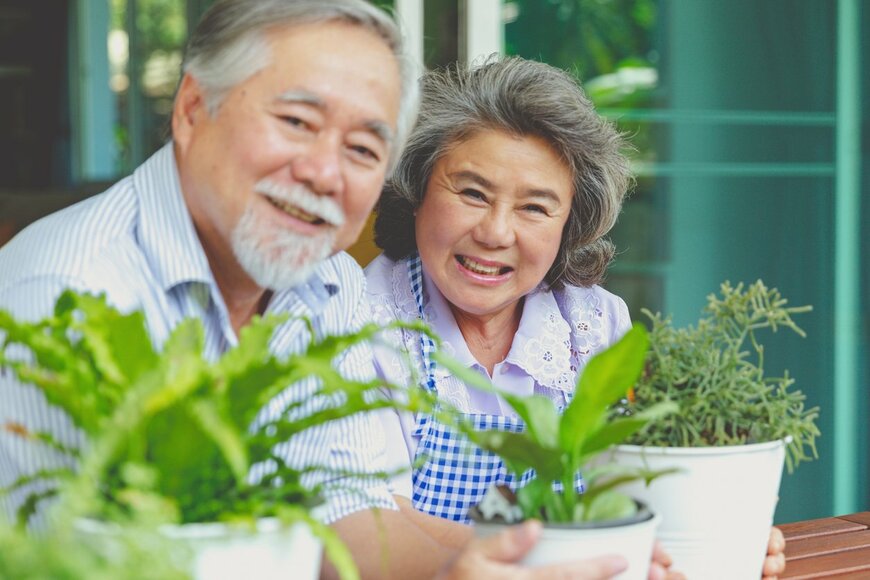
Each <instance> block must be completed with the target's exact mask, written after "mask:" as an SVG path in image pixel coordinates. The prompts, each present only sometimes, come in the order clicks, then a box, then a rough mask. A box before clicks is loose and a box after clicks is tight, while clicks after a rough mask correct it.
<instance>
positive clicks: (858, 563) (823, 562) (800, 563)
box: [780, 548, 870, 580]
mask: <svg viewBox="0 0 870 580" xmlns="http://www.w3.org/2000/svg"><path fill="white" fill-rule="evenodd" d="M847 573H850V574H854V576H853V577H854V578H870V548H860V549H857V550H849V551H847V552H839V553H836V554H827V555H825V556H815V557H812V558H803V559H800V560H790V561H789V562H788V563H787V564H786V566H785V573H784V574H782V575H781V576H780V578H789V579H791V580H805V579H808V578H830V577H831V576H833V575H836V574H847Z"/></svg>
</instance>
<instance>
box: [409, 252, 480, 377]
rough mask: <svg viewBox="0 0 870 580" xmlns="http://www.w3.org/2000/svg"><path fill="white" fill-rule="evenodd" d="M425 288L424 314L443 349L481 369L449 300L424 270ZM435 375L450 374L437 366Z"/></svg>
mask: <svg viewBox="0 0 870 580" xmlns="http://www.w3.org/2000/svg"><path fill="white" fill-rule="evenodd" d="M423 288H424V289H425V294H424V295H423V296H424V302H423V314H425V316H426V323H427V324H428V325H429V326H430V327H431V328H432V330H433V331H434V332H435V334H437V335H438V336H439V337H440V338H441V341H442V342H443V345H442V348H444V349H445V351H446V352H447V354H449V355H451V356H452V357H453V358H455V359H456V360H457V361H458V362H459V363H461V364H462V365H464V366H466V367H474V366H478V367H480V366H481V365H480V363H479V362H477V359H475V358H474V355H473V354H471V351H470V350H469V349H468V344H467V343H466V342H465V337H463V336H462V331H460V330H459V325H458V324H456V318H455V317H454V316H453V311H452V310H450V305H449V304H448V302H447V299H446V298H444V295H443V294H441V291H440V290H439V289H438V287H437V286H435V283H434V282H432V279H431V278H430V277H429V275H428V274H427V273H426V270H425V269H424V270H423ZM435 374H436V375H448V374H450V373H449V372H448V371H447V369H444V368H442V367H441V366H440V365H436V366H435Z"/></svg>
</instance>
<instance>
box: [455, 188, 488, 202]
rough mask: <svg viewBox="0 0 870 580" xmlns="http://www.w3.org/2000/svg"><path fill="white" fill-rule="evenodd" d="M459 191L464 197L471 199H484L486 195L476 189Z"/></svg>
mask: <svg viewBox="0 0 870 580" xmlns="http://www.w3.org/2000/svg"><path fill="white" fill-rule="evenodd" d="M461 193H462V195H464V196H465V197H470V198H471V199H479V200H482V201H486V196H485V195H483V193H481V192H479V191H477V190H476V189H463V190H462V192H461Z"/></svg>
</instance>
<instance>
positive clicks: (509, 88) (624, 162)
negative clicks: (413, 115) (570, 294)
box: [375, 57, 633, 289]
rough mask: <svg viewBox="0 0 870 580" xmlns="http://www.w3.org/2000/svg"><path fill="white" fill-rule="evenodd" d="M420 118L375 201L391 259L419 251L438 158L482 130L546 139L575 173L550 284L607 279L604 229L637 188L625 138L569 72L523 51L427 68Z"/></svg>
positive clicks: (378, 235)
mask: <svg viewBox="0 0 870 580" xmlns="http://www.w3.org/2000/svg"><path fill="white" fill-rule="evenodd" d="M421 91H422V101H421V105H420V116H419V119H418V121H417V125H416V127H415V128H414V130H413V132H412V133H411V136H410V138H409V140H408V144H407V147H406V149H405V152H404V154H403V155H402V157H401V158H400V159H399V162H398V165H397V166H396V168H395V170H394V172H393V175H392V177H391V178H390V179H389V180H388V182H387V184H386V186H385V188H384V191H383V194H382V195H381V199H380V201H379V202H378V207H377V217H376V220H375V242H376V243H377V244H378V246H380V247H381V248H382V249H383V250H384V252H385V253H386V254H387V256H389V257H390V258H392V259H394V260H397V259H401V258H404V257H406V256H408V255H410V254H411V253H413V252H415V251H416V249H417V244H416V239H415V234H414V212H415V211H416V209H417V208H418V207H419V206H420V204H421V203H422V201H423V194H424V193H425V191H426V185H427V183H428V181H429V178H430V177H431V175H432V169H433V167H434V166H435V163H436V161H438V159H439V158H441V157H442V156H443V155H444V154H445V153H447V152H448V151H449V150H450V148H451V147H453V146H455V145H457V144H458V143H461V142H463V141H465V140H468V139H470V138H471V137H472V136H474V135H475V134H477V133H480V132H481V131H503V132H505V133H508V134H511V135H517V136H527V135H528V136H536V137H539V138H542V139H544V140H545V141H546V142H547V143H549V144H550V145H551V146H552V147H553V149H554V150H555V151H556V152H558V153H559V155H560V156H561V157H562V159H563V160H564V161H565V163H566V165H567V166H568V168H569V169H570V170H571V173H572V175H573V180H574V197H573V200H572V203H571V213H570V215H569V217H568V221H567V223H566V224H565V229H564V230H563V232H562V241H561V244H560V247H559V252H558V254H557V256H556V260H555V261H554V262H553V265H552V266H551V267H550V270H549V271H548V272H547V275H546V277H545V278H544V281H545V282H546V283H547V284H548V285H549V287H550V288H552V289H558V288H561V287H562V286H564V285H566V284H568V285H574V286H591V285H593V284H597V283H599V282H601V280H602V279H603V278H604V274H605V271H606V270H607V266H608V264H609V263H610V261H611V260H612V259H613V254H614V249H613V244H612V243H611V242H610V241H609V240H608V239H606V238H605V237H604V236H605V235H606V234H607V232H609V231H610V229H611V228H612V227H613V225H614V223H616V218H617V216H618V215H619V212H620V210H621V208H622V201H623V199H624V197H625V195H626V193H627V192H628V189H629V187H630V186H631V185H632V181H633V180H632V177H631V172H630V169H629V161H628V159H627V158H626V156H625V155H624V154H623V150H624V149H627V148H628V145H627V143H626V142H625V140H624V139H623V136H622V135H621V134H620V133H619V132H618V131H617V130H616V129H615V128H614V127H613V126H612V125H611V124H610V123H609V122H608V121H607V120H605V119H604V118H602V117H601V116H600V115H599V114H598V113H597V112H596V111H595V108H594V107H593V105H592V103H591V101H590V100H589V99H588V98H587V97H586V95H585V93H584V92H583V89H582V88H580V85H579V84H578V82H577V81H576V80H575V79H574V77H572V76H571V75H570V74H568V73H566V72H565V71H562V70H559V69H556V68H553V67H552V66H550V65H547V64H543V63H540V62H535V61H530V60H525V59H522V58H518V57H508V58H501V59H490V60H489V61H487V62H486V63H484V64H483V65H482V66H480V67H477V68H466V67H463V66H459V65H457V66H452V67H449V68H447V69H444V70H440V71H432V72H428V73H426V74H425V75H424V76H423V78H422V81H421Z"/></svg>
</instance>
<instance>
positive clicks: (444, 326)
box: [406, 270, 574, 392]
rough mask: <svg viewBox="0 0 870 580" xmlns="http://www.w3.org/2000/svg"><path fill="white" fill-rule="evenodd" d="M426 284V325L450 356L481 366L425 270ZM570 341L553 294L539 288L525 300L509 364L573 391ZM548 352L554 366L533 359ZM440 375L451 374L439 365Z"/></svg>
mask: <svg viewBox="0 0 870 580" xmlns="http://www.w3.org/2000/svg"><path fill="white" fill-rule="evenodd" d="M406 277H407V274H406ZM423 283H424V288H425V290H426V294H425V295H424V299H428V300H425V302H424V307H423V312H424V314H425V315H426V323H427V324H429V326H430V327H431V328H432V330H433V331H434V332H435V333H436V334H437V335H438V336H439V337H441V340H442V341H443V342H444V343H445V348H446V350H447V352H448V354H450V355H452V356H453V357H454V358H455V359H456V360H457V361H458V362H460V363H462V364H463V365H464V366H466V367H473V366H475V365H476V366H481V365H480V363H479V362H478V361H477V359H475V358H474V355H473V354H472V353H471V351H470V350H469V349H468V344H467V343H466V342H465V338H464V337H463V336H462V332H461V331H460V330H459V326H458V325H457V324H456V319H455V318H454V316H453V311H452V310H451V309H450V305H449V304H448V302H447V299H446V298H445V297H444V295H443V294H442V293H441V291H440V290H438V287H437V286H435V283H434V282H432V279H431V278H430V277H429V275H428V274H426V271H425V270H424V271H423ZM570 339H571V327H570V326H569V325H568V323H567V322H566V321H565V319H564V317H563V316H562V314H561V312H560V310H559V306H558V304H557V302H556V298H555V296H554V295H553V292H551V291H549V290H546V289H545V288H544V287H543V286H539V287H538V288H536V289H535V290H534V291H533V292H531V293H529V294H527V295H526V297H525V300H524V301H523V314H522V317H521V318H520V324H519V327H518V328H517V332H516V334H515V335H514V339H513V342H512V343H511V348H510V350H509V351H508V355H507V357H506V358H505V362H506V363H510V364H512V365H514V366H516V367H517V368H519V369H522V371H523V372H525V373H526V374H528V375H529V376H530V377H532V379H534V381H535V382H536V383H538V384H540V385H544V386H546V387H549V388H552V389H557V390H561V391H565V392H572V390H573V387H574V384H573V381H571V380H566V379H567V378H568V377H571V376H573V371H572V370H571V358H570V354H571V350H570ZM548 351H549V357H552V358H551V359H550V362H551V364H536V363H538V362H539V361H536V360H534V361H533V360H532V359H533V357H540V356H543V355H544V353H545V352H548ZM439 374H440V375H446V374H449V373H447V371H446V370H445V369H442V368H441V367H439V366H436V375H439Z"/></svg>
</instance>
